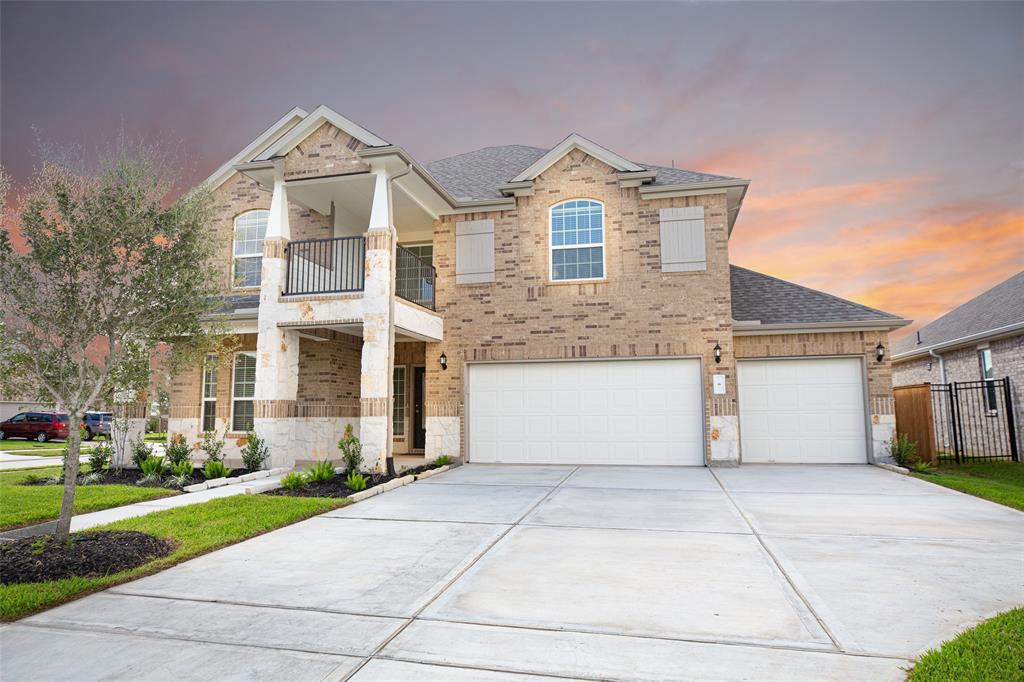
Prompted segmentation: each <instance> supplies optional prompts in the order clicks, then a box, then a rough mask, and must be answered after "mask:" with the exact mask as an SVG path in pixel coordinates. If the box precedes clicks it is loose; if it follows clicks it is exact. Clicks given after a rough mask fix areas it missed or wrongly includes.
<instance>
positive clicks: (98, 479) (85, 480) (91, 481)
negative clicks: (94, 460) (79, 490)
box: [78, 471, 103, 485]
mask: <svg viewBox="0 0 1024 682" xmlns="http://www.w3.org/2000/svg"><path fill="white" fill-rule="evenodd" d="M102 482H103V474H102V473H100V472H99V471H93V472H90V473H88V474H85V475H83V476H81V477H80V478H79V479H78V483H79V485H95V484H96V483H102Z"/></svg>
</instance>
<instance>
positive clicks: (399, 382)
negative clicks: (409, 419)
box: [391, 367, 405, 436]
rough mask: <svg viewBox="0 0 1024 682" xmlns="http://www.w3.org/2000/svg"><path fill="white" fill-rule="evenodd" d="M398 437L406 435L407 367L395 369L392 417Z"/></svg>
mask: <svg viewBox="0 0 1024 682" xmlns="http://www.w3.org/2000/svg"><path fill="white" fill-rule="evenodd" d="M391 422H392V427H393V428H394V433H395V435H396V436H404V435H405V367H395V375H394V407H393V411H392V416H391Z"/></svg>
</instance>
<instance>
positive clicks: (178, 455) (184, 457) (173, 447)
mask: <svg viewBox="0 0 1024 682" xmlns="http://www.w3.org/2000/svg"><path fill="white" fill-rule="evenodd" d="M191 454H192V449H191V448H190V447H189V446H188V443H187V442H186V441H185V436H183V435H181V434H180V433H176V434H174V435H173V436H171V440H170V441H169V442H168V443H167V453H166V457H167V463H168V464H170V465H171V466H172V467H173V466H174V465H175V464H179V463H181V462H187V461H189V457H190V455H191Z"/></svg>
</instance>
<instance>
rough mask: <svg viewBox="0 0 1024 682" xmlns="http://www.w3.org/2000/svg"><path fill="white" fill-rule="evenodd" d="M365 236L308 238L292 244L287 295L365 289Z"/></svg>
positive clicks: (333, 292) (287, 278) (285, 287)
mask: <svg viewBox="0 0 1024 682" xmlns="http://www.w3.org/2000/svg"><path fill="white" fill-rule="evenodd" d="M365 256H366V240H365V239H364V238H363V237H338V238H335V239H307V240H304V241H297V242H292V243H290V244H289V245H288V272H287V275H286V278H285V286H284V293H285V295H294V294H338V293H345V292H349V291H362V290H363V273H364V271H365V265H364V259H365Z"/></svg>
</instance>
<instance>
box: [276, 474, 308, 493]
mask: <svg viewBox="0 0 1024 682" xmlns="http://www.w3.org/2000/svg"><path fill="white" fill-rule="evenodd" d="M281 485H283V486H284V487H285V488H287V489H288V490H298V489H299V488H302V487H303V486H305V485H306V477H305V476H303V475H302V474H300V473H299V472H298V471H289V472H288V473H287V474H285V475H284V476H282V477H281Z"/></svg>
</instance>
